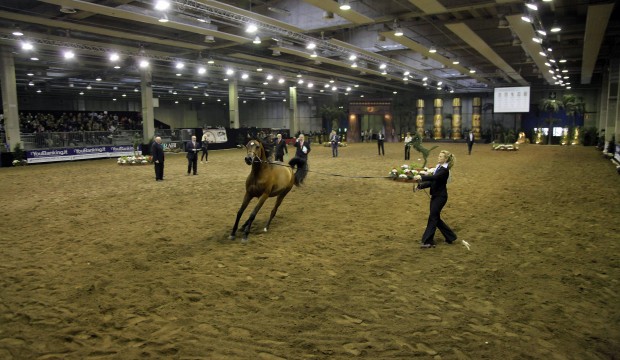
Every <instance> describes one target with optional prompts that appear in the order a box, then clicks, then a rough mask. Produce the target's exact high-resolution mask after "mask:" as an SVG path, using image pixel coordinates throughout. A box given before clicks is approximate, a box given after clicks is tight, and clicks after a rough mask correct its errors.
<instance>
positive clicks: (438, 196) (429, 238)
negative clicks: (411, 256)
mask: <svg viewBox="0 0 620 360" xmlns="http://www.w3.org/2000/svg"><path fill="white" fill-rule="evenodd" d="M437 160H438V162H439V165H437V168H436V169H435V171H434V172H433V175H426V174H422V175H416V176H414V180H418V181H422V182H421V183H419V184H418V186H417V187H415V188H414V191H418V190H421V189H425V188H427V187H430V188H431V204H430V212H429V214H428V222H427V224H426V230H424V235H422V248H423V249H426V248H432V247H435V241H434V237H435V231H436V230H437V229H439V231H441V234H442V235H443V236H444V237H445V238H446V243H448V244H452V243H453V242H454V241H455V240H456V234H455V233H454V231H452V229H450V227H449V226H448V225H447V224H446V223H445V222H443V220H441V210H442V209H443V207H444V206H445V205H446V203H447V202H448V189H447V187H446V184H447V182H448V178H449V177H450V169H451V168H452V164H453V163H454V162H453V161H454V155H452V154H451V153H449V152H448V151H446V150H442V151H441V152H440V153H439V157H438V158H437Z"/></svg>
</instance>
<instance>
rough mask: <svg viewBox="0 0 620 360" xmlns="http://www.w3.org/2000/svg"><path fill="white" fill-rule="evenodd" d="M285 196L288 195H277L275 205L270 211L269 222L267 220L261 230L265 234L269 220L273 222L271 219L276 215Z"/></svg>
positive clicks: (269, 222)
mask: <svg viewBox="0 0 620 360" xmlns="http://www.w3.org/2000/svg"><path fill="white" fill-rule="evenodd" d="M286 194H288V191H287V192H285V193H282V194H280V195H278V198H277V199H276V204H275V205H274V206H273V209H272V210H271V215H269V220H267V224H265V229H263V230H264V231H265V232H267V230H268V229H269V224H271V220H273V218H274V217H275V216H276V213H277V212H278V207H280V204H282V200H284V197H285V196H286Z"/></svg>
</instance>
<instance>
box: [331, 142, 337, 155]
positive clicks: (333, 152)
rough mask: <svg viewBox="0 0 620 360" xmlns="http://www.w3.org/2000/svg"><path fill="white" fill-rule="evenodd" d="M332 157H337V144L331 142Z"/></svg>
mask: <svg viewBox="0 0 620 360" xmlns="http://www.w3.org/2000/svg"><path fill="white" fill-rule="evenodd" d="M332 157H338V144H336V145H334V144H332Z"/></svg>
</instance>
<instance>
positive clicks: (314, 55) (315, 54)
mask: <svg viewBox="0 0 620 360" xmlns="http://www.w3.org/2000/svg"><path fill="white" fill-rule="evenodd" d="M317 56H319V54H317V53H316V51H313V52H312V54H310V57H313V58H315V57H317Z"/></svg>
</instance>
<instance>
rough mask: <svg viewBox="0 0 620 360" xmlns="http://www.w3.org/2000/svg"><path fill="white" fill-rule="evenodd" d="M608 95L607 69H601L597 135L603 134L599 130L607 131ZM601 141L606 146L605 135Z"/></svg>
mask: <svg viewBox="0 0 620 360" xmlns="http://www.w3.org/2000/svg"><path fill="white" fill-rule="evenodd" d="M603 68H605V67H603ZM608 97H609V71H607V70H605V69H604V70H603V81H602V84H601V94H600V99H601V102H600V104H599V107H598V121H597V124H596V127H597V129H598V130H599V134H598V135H599V137H600V136H603V134H602V133H601V130H605V132H607V98H608ZM603 141H604V142H605V146H607V136H605V138H604V139H603ZM597 143H598V139H597ZM603 149H605V148H603Z"/></svg>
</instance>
